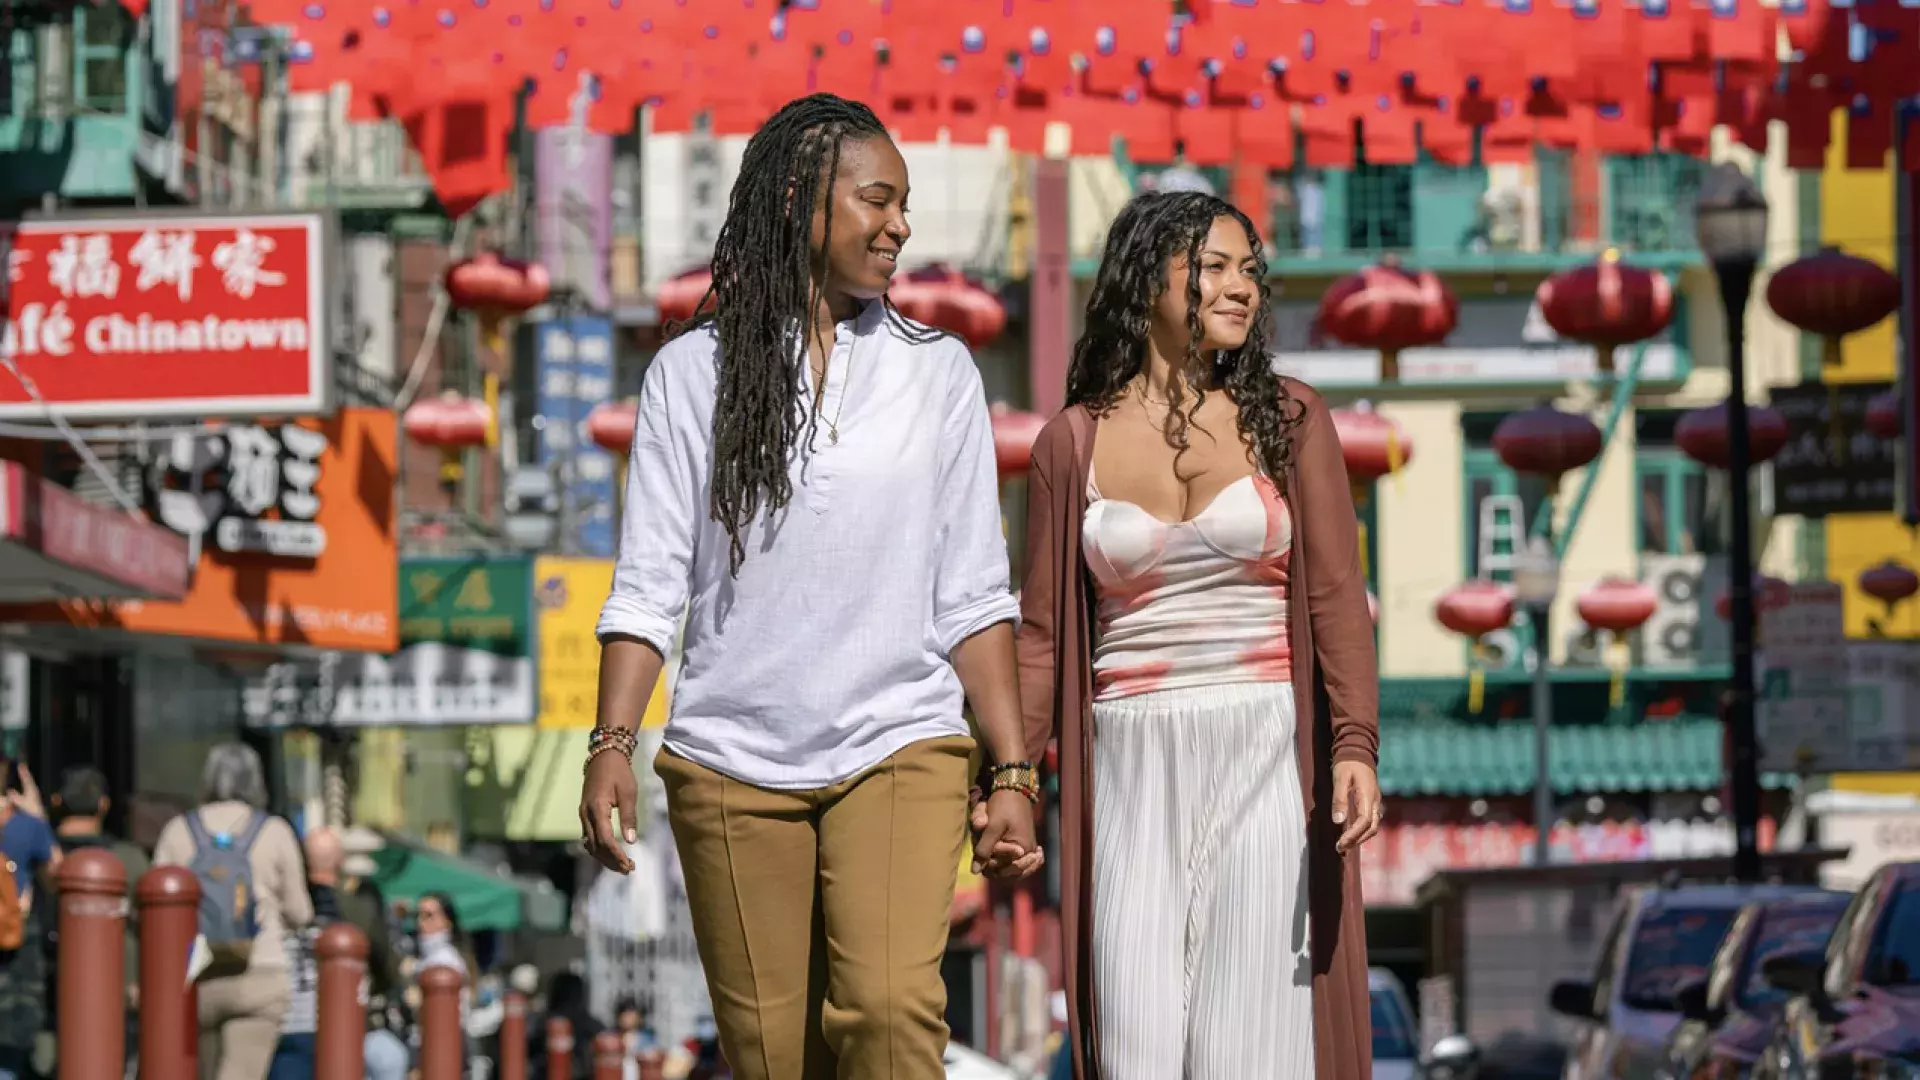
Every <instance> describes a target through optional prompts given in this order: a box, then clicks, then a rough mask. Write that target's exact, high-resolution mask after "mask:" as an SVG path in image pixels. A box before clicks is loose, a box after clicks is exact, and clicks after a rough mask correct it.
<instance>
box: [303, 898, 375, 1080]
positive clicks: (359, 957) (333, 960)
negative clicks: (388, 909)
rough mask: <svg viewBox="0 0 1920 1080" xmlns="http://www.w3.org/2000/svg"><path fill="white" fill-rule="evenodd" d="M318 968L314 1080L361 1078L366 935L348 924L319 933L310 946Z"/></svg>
mask: <svg viewBox="0 0 1920 1080" xmlns="http://www.w3.org/2000/svg"><path fill="white" fill-rule="evenodd" d="M313 954H314V957H315V958H316V959H317V960H318V961H319V966H320V992H319V1005H320V1031H319V1034H318V1036H317V1037H316V1038H315V1039H314V1049H313V1059H314V1060H313V1065H314V1068H313V1076H314V1080H363V1078H364V1077H365V1076H366V1074H367V1005H366V1002H365V1001H364V1000H362V999H361V997H360V987H361V984H362V983H363V982H365V980H366V976H367V935H365V934H363V933H361V932H360V928H359V927H357V926H355V925H353V924H352V923H344V922H336V923H331V924H329V925H328V926H327V927H326V929H324V930H322V931H320V938H319V940H318V941H316V942H314V945H313Z"/></svg>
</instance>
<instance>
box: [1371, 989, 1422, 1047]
mask: <svg viewBox="0 0 1920 1080" xmlns="http://www.w3.org/2000/svg"><path fill="white" fill-rule="evenodd" d="M1372 997H1373V1008H1372V1010H1371V1011H1372V1013H1373V1056H1374V1059H1375V1060H1376V1061H1377V1060H1380V1059H1382V1058H1385V1059H1389V1060H1394V1061H1412V1060H1413V1059H1414V1058H1416V1057H1419V1056H1420V1054H1419V1051H1417V1050H1415V1049H1414V1048H1413V1018H1412V1017H1410V1016H1408V1015H1407V1010H1406V1008H1405V1007H1404V1006H1402V1005H1401V1004H1400V999H1399V998H1398V997H1396V996H1395V995H1394V993H1393V992H1392V991H1391V990H1375V991H1374V992H1373V995H1372Z"/></svg>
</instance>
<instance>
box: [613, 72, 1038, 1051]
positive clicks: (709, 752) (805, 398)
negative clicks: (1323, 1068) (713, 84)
mask: <svg viewBox="0 0 1920 1080" xmlns="http://www.w3.org/2000/svg"><path fill="white" fill-rule="evenodd" d="M907 198H908V191H907V167H906V162H905V161H904V160H903V159H902V158H901V156H900V151H899V150H898V149H896V148H895V146H894V145H893V142H892V140H891V139H889V138H888V137H887V131H886V128H885V127H883V126H882V125H881V123H880V121H879V119H878V118H876V117H875V116H874V114H873V111H872V110H870V109H868V108H867V107H866V106H864V105H861V104H859V103H857V102H852V101H847V100H844V99H842V98H838V97H834V96H832V95H829V94H815V95H813V96H811V97H806V98H802V99H800V100H798V101H794V102H792V103H790V104H788V105H787V106H785V107H784V108H782V109H781V110H780V111H779V112H778V113H776V114H775V115H774V116H773V117H772V118H771V119H769V120H768V121H767V122H766V124H765V125H763V126H762V127H761V129H760V130H759V132H758V133H756V134H755V135H754V136H753V138H752V139H751V140H749V142H748V143H747V147H746V153H745V156H744V157H743V159H742V160H741V164H740V174H739V179H738V180H737V181H736V182H735V184H734V187H733V193H732V197H731V200H730V202H729V204H728V207H727V216H726V220H725V222H724V224H723V225H722V226H721V229H720V235H719V237H718V239H717V241H716V243H715V245H714V252H713V288H712V290H711V297H710V298H711V299H712V301H713V314H712V317H711V318H710V319H708V320H706V321H704V322H703V323H702V324H701V325H698V326H695V327H694V328H692V329H690V330H688V331H687V332H685V333H684V334H681V335H680V336H679V337H677V338H676V339H675V340H673V341H672V342H671V343H669V344H668V345H667V346H666V347H665V348H663V349H661V350H660V353H659V355H658V356H656V357H655V358H654V360H653V365H652V367H651V368H649V369H648V371H647V375H646V383H645V386H644V387H643V389H642V391H641V395H640V407H639V417H638V423H637V426H636V430H635V434H634V439H633V450H632V458H631V465H630V466H629V468H628V473H627V498H626V509H625V512H624V515H625V516H624V520H623V522H622V528H621V537H620V556H619V560H618V562H617V563H616V566H615V569H614V579H613V590H612V594H611V595H610V596H609V597H608V598H607V603H606V607H605V608H604V609H603V610H602V612H601V616H600V624H599V636H600V641H601V655H600V705H599V718H598V723H599V726H598V727H596V728H595V729H594V732H593V734H592V736H591V738H590V741H589V748H588V758H587V764H586V778H585V785H584V790H583V792H582V799H581V808H580V822H581V828H582V831H583V832H584V834H585V836H586V838H587V842H588V846H589V848H590V849H591V850H592V852H593V853H594V855H595V857H597V858H598V859H599V860H600V861H601V862H602V863H603V864H605V865H606V866H608V867H609V868H610V869H613V870H615V871H618V872H621V873H626V872H628V871H630V870H631V869H632V866H633V864H632V860H631V857H630V855H629V847H630V846H631V845H633V844H635V843H636V842H637V840H638V836H637V831H638V822H637V819H636V808H635V777H634V770H633V768H632V765H631V763H630V761H629V758H630V756H631V755H632V754H633V751H634V748H635V743H636V741H637V740H636V736H635V731H636V729H637V727H638V726H639V723H640V717H641V713H642V712H643V711H644V709H645V707H646V704H647V701H648V699H649V698H650V697H651V696H652V694H653V689H654V684H655V682H656V681H657V680H658V678H659V676H660V668H661V665H662V662H663V659H662V658H663V657H665V656H666V655H667V654H668V653H669V652H670V651H671V647H672V645H673V642H674V638H675V636H676V635H681V636H682V637H683V638H684V641H683V648H682V661H681V668H680V674H679V678H678V679H677V680H676V681H675V684H674V693H673V705H672V715H671V717H670V719H669V721H668V724H667V730H666V737H665V745H664V748H663V749H662V750H661V752H660V754H659V755H658V757H657V758H656V759H655V763H654V769H655V771H656V772H658V773H659V775H660V777H661V779H662V780H663V782H664V784H665V787H666V794H667V817H668V821H669V824H670V825H671V826H672V829H673V836H674V842H675V845H676V847H677V848H678V849H679V854H680V861H681V867H682V870H683V872H684V876H685V879H686V887H687V898H688V901H689V904H690V906H691V909H692V917H693V928H694V932H695V935H696V936H697V938H698V939H699V945H700V960H701V964H702V966H703V967H704V969H705V971H706V976H707V984H708V988H709V990H710V991H711V997H712V1001H713V1010H714V1018H715V1021H716V1022H717V1024H718V1026H719V1029H720V1045H721V1048H722V1050H723V1052H724V1053H725V1056H726V1059H727V1062H728V1064H729V1066H730V1067H731V1068H732V1070H733V1074H734V1075H735V1076H738V1077H741V1078H743V1080H745V1078H754V1080H815V1078H819V1080H826V1078H830V1077H833V1076H836V1075H837V1076H843V1077H847V1076H856V1077H862V1078H871V1080H887V1078H889V1077H897V1078H900V1080H920V1078H923V1077H927V1078H931V1077H938V1076H943V1075H945V1068H944V1066H943V1065H942V1064H941V1060H942V1056H943V1055H944V1053H945V1050H946V1045H947V1034H948V1033H947V1025H946V1022H945V1012H946V987H945V984H944V983H943V982H942V981H941V977H940V961H941V958H942V957H943V956H944V955H945V953H946V946H947V925H948V908H949V906H950V905H951V903H952V900H953V887H954V869H955V867H956V866H958V865H959V860H960V857H961V851H962V845H963V844H964V843H965V841H966V834H967V799H968V790H969V786H970V785H969V781H970V779H971V776H970V773H971V769H970V766H969V757H970V755H971V754H972V752H973V750H974V740H973V739H972V738H971V737H970V735H969V729H968V724H967V720H966V717H965V716H964V714H963V712H962V698H963V696H964V698H965V699H966V700H968V701H970V702H971V703H972V706H973V714H974V719H975V721H976V723H977V725H978V728H979V730H980V733H981V737H982V741H983V742H984V743H985V747H984V751H985V754H986V755H987V757H988V760H989V761H990V762H991V764H992V766H993V768H992V770H991V775H990V777H989V778H988V779H987V780H986V781H985V783H984V785H983V786H984V787H986V788H987V789H988V796H987V802H986V806H985V816H986V817H987V819H988V822H987V824H986V828H985V830H984V832H983V835H982V836H981V838H980V841H979V843H978V846H977V847H976V849H975V850H976V856H975V858H976V860H977V861H979V862H980V863H982V864H984V865H985V867H986V869H987V870H988V871H989V872H991V873H996V874H1004V875H1019V874H1027V873H1031V872H1033V871H1034V870H1035V869H1037V868H1038V866H1039V862H1040V852H1039V850H1038V847H1037V845H1036V844H1035V842H1034V835H1033V800H1035V799H1037V798H1038V794H1039V792H1038V788H1037V787H1036V785H1035V783H1034V779H1033V769H1032V768H1031V766H1028V765H1026V764H1025V763H1023V762H1021V761H1020V760H1019V758H1020V756H1021V753H1022V751H1023V749H1024V747H1023V746H1022V739H1021V719H1020V700H1019V691H1018V689H1017V688H1016V685H1015V682H1014V638H1013V623H1014V621H1015V620H1016V618H1017V617H1018V608H1017V607H1016V605H1015V604H1014V601H1013V597H1012V594H1011V592H1010V590H1009V584H1010V583H1009V580H1008V572H1007V549H1006V541H1005V538H1004V537H1003V536H1002V534H1001V525H1000V502H999V491H998V482H997V477H996V475H995V466H994V455H993V433H992V427H991V424H990V422H989V420H988V415H987V402H986V396H985V394H984V392H983V391H982V388H981V383H980V373H979V371H978V369H977V368H975V367H974V364H973V358H972V356H971V355H970V354H969V353H968V351H967V348H966V346H965V345H964V344H962V343H961V342H960V341H959V340H958V339H956V338H953V337H951V336H949V335H946V334H942V333H940V332H938V331H935V330H932V329H930V328H928V327H926V326H923V325H921V324H919V323H916V322H912V321H911V320H908V319H906V318H904V317H902V316H901V315H900V313H899V312H897V311H895V310H894V309H893V307H892V305H891V304H889V303H888V302H887V300H886V292H887V286H888V283H889V282H890V280H891V279H892V276H893V272H894V268H895V266H896V265H897V263H898V260H899V257H900V253H901V248H902V246H903V245H905V244H906V242H907V238H908V236H909V235H910V234H911V232H912V230H911V229H910V228H909V227H908V225H907ZM683 614H684V616H685V627H684V629H682V628H681V621H682V616H683ZM616 812H617V814H618V824H617V825H616V824H615V823H614V815H615V814H616Z"/></svg>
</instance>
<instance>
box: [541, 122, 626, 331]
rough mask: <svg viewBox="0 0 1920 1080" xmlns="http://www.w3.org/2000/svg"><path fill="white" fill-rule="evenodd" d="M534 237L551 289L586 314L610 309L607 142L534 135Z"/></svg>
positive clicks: (586, 135) (582, 132)
mask: <svg viewBox="0 0 1920 1080" xmlns="http://www.w3.org/2000/svg"><path fill="white" fill-rule="evenodd" d="M533 169H534V181H535V192H536V194H535V215H536V216H535V222H534V235H535V240H536V243H537V244H538V246H539V250H540V262H541V263H542V264H543V265H544V266H546V268H547V272H548V273H549V274H551V275H553V283H554V285H555V286H556V287H557V288H559V289H561V290H565V291H570V292H572V293H573V294H574V295H576V296H578V297H579V298H580V300H581V302H582V303H583V304H584V305H585V306H586V307H587V308H588V309H590V310H593V311H606V310H608V309H609V308H610V307H611V306H612V305H613V288H612V282H611V278H610V277H609V268H608V267H609V263H608V257H609V254H610V249H611V248H612V246H613V138H612V136H609V135H598V134H595V133H594V132H591V131H588V130H586V129H585V128H576V127H557V128H546V129H544V130H542V131H539V132H536V133H535V134H534V146H533Z"/></svg>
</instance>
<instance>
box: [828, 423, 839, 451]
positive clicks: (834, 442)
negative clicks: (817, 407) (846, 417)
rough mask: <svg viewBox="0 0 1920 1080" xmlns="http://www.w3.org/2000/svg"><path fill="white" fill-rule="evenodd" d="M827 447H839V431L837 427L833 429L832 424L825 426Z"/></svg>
mask: <svg viewBox="0 0 1920 1080" xmlns="http://www.w3.org/2000/svg"><path fill="white" fill-rule="evenodd" d="M827 445H828V446H839V445H840V429H839V428H837V427H834V426H833V425H832V424H828V425H827Z"/></svg>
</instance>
